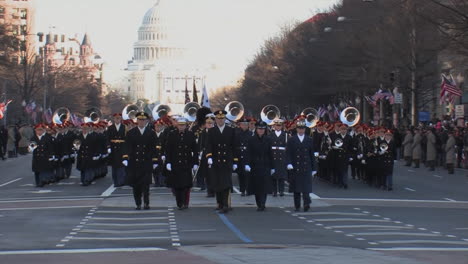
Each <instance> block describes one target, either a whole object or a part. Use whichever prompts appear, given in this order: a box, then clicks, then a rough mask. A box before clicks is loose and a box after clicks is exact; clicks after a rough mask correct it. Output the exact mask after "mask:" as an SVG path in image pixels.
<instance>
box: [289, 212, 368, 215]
mask: <svg viewBox="0 0 468 264" xmlns="http://www.w3.org/2000/svg"><path fill="white" fill-rule="evenodd" d="M297 214H298V215H347V216H360V215H365V214H361V213H343V212H307V213H297Z"/></svg>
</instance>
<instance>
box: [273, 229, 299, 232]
mask: <svg viewBox="0 0 468 264" xmlns="http://www.w3.org/2000/svg"><path fill="white" fill-rule="evenodd" d="M272 230H273V231H284V232H299V231H305V230H304V229H272Z"/></svg>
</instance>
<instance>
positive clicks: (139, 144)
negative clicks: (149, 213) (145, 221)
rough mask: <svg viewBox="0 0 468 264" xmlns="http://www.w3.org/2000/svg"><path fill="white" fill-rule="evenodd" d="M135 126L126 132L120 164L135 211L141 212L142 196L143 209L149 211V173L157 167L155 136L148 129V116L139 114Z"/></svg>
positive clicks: (150, 178) (150, 179) (143, 113)
mask: <svg viewBox="0 0 468 264" xmlns="http://www.w3.org/2000/svg"><path fill="white" fill-rule="evenodd" d="M136 118H137V126H136V127H134V128H133V129H131V130H130V131H128V133H127V136H126V137H125V148H124V155H123V156H122V158H123V161H122V164H123V165H124V166H126V167H127V174H126V175H127V183H128V185H130V186H131V187H132V188H133V197H134V199H135V204H136V208H135V209H136V210H141V200H142V196H143V202H144V207H143V208H144V209H145V210H149V209H150V206H149V203H150V201H149V186H150V184H151V181H152V177H151V173H152V171H153V169H155V168H156V167H157V166H158V158H157V156H158V155H157V152H156V151H157V150H156V147H155V142H156V138H155V137H156V135H155V134H154V132H153V131H152V130H151V129H150V128H149V127H148V121H149V115H148V114H147V113H145V112H139V113H137V115H136Z"/></svg>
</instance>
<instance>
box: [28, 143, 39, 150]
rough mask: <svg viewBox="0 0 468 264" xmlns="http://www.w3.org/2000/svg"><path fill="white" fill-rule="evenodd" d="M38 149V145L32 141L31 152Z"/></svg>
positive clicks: (29, 148)
mask: <svg viewBox="0 0 468 264" xmlns="http://www.w3.org/2000/svg"><path fill="white" fill-rule="evenodd" d="M36 149H37V143H36V142H35V141H31V143H29V146H28V150H29V152H33V151H34V150H36Z"/></svg>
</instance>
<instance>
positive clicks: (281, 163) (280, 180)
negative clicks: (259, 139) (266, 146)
mask: <svg viewBox="0 0 468 264" xmlns="http://www.w3.org/2000/svg"><path fill="white" fill-rule="evenodd" d="M283 123H284V120H282V119H275V120H274V121H273V129H274V131H273V133H271V134H270V135H269V137H270V139H271V149H272V153H273V169H274V170H275V173H274V174H273V175H272V178H273V196H277V195H278V193H279V195H280V196H284V182H285V180H286V179H287V178H288V172H287V170H286V165H287V164H286V146H287V144H288V137H289V136H288V134H287V133H286V132H285V131H283Z"/></svg>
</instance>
